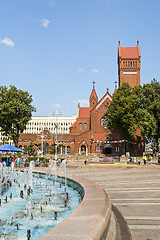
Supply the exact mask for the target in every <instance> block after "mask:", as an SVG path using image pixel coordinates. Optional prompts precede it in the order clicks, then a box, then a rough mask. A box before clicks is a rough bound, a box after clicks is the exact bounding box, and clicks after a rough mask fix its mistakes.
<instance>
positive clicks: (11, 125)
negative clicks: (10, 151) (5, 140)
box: [0, 86, 35, 145]
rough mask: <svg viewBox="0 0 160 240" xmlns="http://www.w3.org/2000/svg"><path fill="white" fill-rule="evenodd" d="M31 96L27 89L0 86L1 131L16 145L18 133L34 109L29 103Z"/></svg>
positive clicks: (21, 130)
mask: <svg viewBox="0 0 160 240" xmlns="http://www.w3.org/2000/svg"><path fill="white" fill-rule="evenodd" d="M31 103H32V96H31V95H29V93H28V91H23V90H21V89H17V88H16V87H15V86H10V88H8V87H6V86H1V87H0V112H1V114H0V127H1V131H2V132H4V133H5V135H7V136H8V137H10V138H11V139H12V140H13V141H14V143H15V145H18V138H19V134H20V133H22V132H23V131H24V130H25V128H26V124H27V123H28V121H29V120H30V119H31V117H32V112H33V111H35V108H34V106H32V105H31Z"/></svg>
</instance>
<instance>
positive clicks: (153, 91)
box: [140, 78, 160, 142]
mask: <svg viewBox="0 0 160 240" xmlns="http://www.w3.org/2000/svg"><path fill="white" fill-rule="evenodd" d="M140 93H141V104H142V108H143V109H144V110H146V111H147V112H148V113H149V114H150V115H152V117H153V118H154V121H155V129H154V134H153V136H151V137H153V138H154V139H155V141H156V142H158V138H160V83H159V82H158V81H157V80H156V79H155V78H154V79H153V80H152V81H151V83H147V84H144V85H143V87H142V88H141V90H140Z"/></svg>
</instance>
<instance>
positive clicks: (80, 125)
mask: <svg viewBox="0 0 160 240" xmlns="http://www.w3.org/2000/svg"><path fill="white" fill-rule="evenodd" d="M79 130H80V131H82V123H80V124H79Z"/></svg>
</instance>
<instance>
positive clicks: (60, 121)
mask: <svg viewBox="0 0 160 240" xmlns="http://www.w3.org/2000/svg"><path fill="white" fill-rule="evenodd" d="M75 121H76V115H73V116H72V117H63V116H52V117H34V116H33V117H32V119H31V120H30V121H29V122H28V124H27V125H26V130H24V132H23V133H25V134H40V133H41V132H42V130H45V129H47V130H49V131H50V132H51V133H52V134H55V129H56V128H55V125H56V124H57V125H58V132H59V134H68V133H69V129H70V127H71V126H72V124H73V123H74V122H75Z"/></svg>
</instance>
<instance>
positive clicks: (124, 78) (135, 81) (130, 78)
mask: <svg viewBox="0 0 160 240" xmlns="http://www.w3.org/2000/svg"><path fill="white" fill-rule="evenodd" d="M126 61H127V66H126ZM133 61H134V63H135V62H137V66H133ZM123 62H125V65H123ZM128 62H129V66H128ZM131 62H132V66H131ZM118 69H119V86H121V85H122V83H124V82H128V83H129V85H130V86H131V87H132V88H134V87H135V86H138V85H139V84H140V69H141V61H140V58H139V59H121V58H120V59H119V64H118ZM127 72H130V73H131V72H137V74H133V75H132V74H128V75H127V74H124V73H127Z"/></svg>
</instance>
